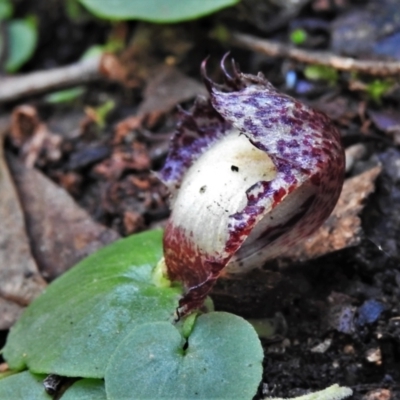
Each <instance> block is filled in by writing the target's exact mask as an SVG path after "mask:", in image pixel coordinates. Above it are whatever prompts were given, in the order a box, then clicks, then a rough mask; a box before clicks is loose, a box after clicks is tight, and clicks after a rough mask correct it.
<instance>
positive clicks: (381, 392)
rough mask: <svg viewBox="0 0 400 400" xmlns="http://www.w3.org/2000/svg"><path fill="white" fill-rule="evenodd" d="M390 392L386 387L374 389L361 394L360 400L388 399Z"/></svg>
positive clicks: (390, 396) (390, 395)
mask: <svg viewBox="0 0 400 400" xmlns="http://www.w3.org/2000/svg"><path fill="white" fill-rule="evenodd" d="M391 398H392V393H391V392H390V390H388V389H375V390H371V391H370V392H368V393H367V394H366V395H364V396H363V398H362V400H390V399H391Z"/></svg>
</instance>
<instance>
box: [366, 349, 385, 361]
mask: <svg viewBox="0 0 400 400" xmlns="http://www.w3.org/2000/svg"><path fill="white" fill-rule="evenodd" d="M365 358H366V359H367V361H368V362H370V363H375V364H377V365H380V364H381V363H382V353H381V349H380V348H379V347H378V348H373V349H369V350H367V351H366V353H365Z"/></svg>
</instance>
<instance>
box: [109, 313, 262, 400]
mask: <svg viewBox="0 0 400 400" xmlns="http://www.w3.org/2000/svg"><path fill="white" fill-rule="evenodd" d="M186 345H187V348H186ZM186 345H185V339H184V338H183V336H182V335H181V334H180V333H179V331H178V330H177V329H176V328H175V327H174V326H173V325H172V324H170V323H167V322H154V323H148V324H144V325H141V326H139V327H137V328H136V329H134V330H133V331H132V332H131V333H130V334H129V335H128V336H127V337H126V338H125V340H124V341H123V342H121V344H120V345H119V346H118V348H117V350H116V351H115V353H114V354H113V356H112V358H111V359H110V362H109V364H108V366H107V369H106V375H105V385H106V393H107V398H108V399H110V400H120V399H124V400H131V399H132V400H133V399H181V400H184V399H235V400H237V399H246V400H249V399H251V398H252V397H253V396H254V395H255V393H256V391H257V387H258V384H259V383H260V381H261V376H262V360H263V351H262V347H261V343H260V341H259V339H258V336H257V334H256V332H255V330H254V329H253V327H252V326H251V325H250V324H249V323H248V322H246V321H245V320H244V319H243V318H240V317H238V316H235V315H232V314H228V313H224V312H213V313H210V314H205V315H201V316H200V317H199V318H198V319H197V321H196V323H195V325H194V328H193V331H192V332H191V334H190V336H189V338H188V342H187V344H186Z"/></svg>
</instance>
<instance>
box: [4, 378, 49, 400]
mask: <svg viewBox="0 0 400 400" xmlns="http://www.w3.org/2000/svg"><path fill="white" fill-rule="evenodd" d="M45 377H46V376H45V375H34V374H31V373H30V372H28V371H25V372H21V373H19V374H15V375H12V376H9V377H8V378H4V379H1V380H0V399H1V400H27V399H29V400H52V397H51V396H49V395H48V394H47V393H46V391H45V390H44V386H43V383H42V382H43V379H44V378H45Z"/></svg>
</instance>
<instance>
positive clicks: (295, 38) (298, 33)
mask: <svg viewBox="0 0 400 400" xmlns="http://www.w3.org/2000/svg"><path fill="white" fill-rule="evenodd" d="M306 40H307V32H306V31H305V30H304V29H295V30H294V31H293V32H291V33H290V41H291V42H292V43H293V44H297V45H298V44H303V43H304V42H305V41H306Z"/></svg>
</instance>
